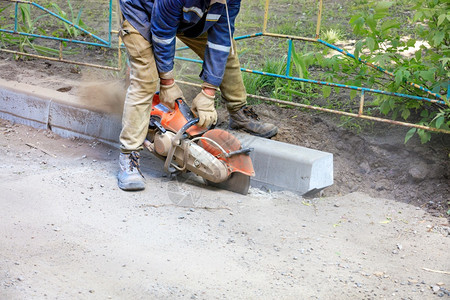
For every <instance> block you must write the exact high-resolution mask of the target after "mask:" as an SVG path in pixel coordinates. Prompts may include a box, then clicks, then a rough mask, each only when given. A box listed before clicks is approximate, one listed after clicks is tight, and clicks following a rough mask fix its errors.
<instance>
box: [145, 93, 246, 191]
mask: <svg viewBox="0 0 450 300" xmlns="http://www.w3.org/2000/svg"><path fill="white" fill-rule="evenodd" d="M197 122H198V118H195V116H194V115H193V113H192V112H191V110H190V108H189V106H188V105H187V104H186V103H185V102H184V101H183V100H182V99H177V100H176V101H175V109H173V110H170V109H169V108H167V107H166V106H164V105H163V104H162V103H160V100H159V96H158V95H155V96H154V97H153V103H152V111H151V114H150V126H149V130H148V134H147V139H146V141H145V143H144V145H145V147H146V148H147V149H148V150H149V151H150V152H152V153H153V154H154V155H155V156H156V157H158V158H160V159H162V160H163V161H164V169H165V171H166V172H168V173H170V174H177V173H181V172H188V171H190V172H192V173H194V174H197V175H199V176H200V177H202V178H203V179H204V180H205V181H206V183H207V184H208V185H212V186H215V187H218V188H223V189H227V190H230V191H233V192H237V193H241V194H244V195H245V194H247V193H248V189H249V187H250V177H251V176H255V172H254V170H253V164H252V161H251V159H250V156H249V155H248V154H249V153H250V152H251V151H252V150H253V149H251V148H242V146H241V143H240V142H239V140H238V139H237V138H236V137H235V136H233V135H232V134H230V133H229V132H227V131H225V130H221V129H208V128H202V127H199V126H197V125H196V124H197Z"/></svg>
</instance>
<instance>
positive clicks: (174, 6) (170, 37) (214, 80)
mask: <svg viewBox="0 0 450 300" xmlns="http://www.w3.org/2000/svg"><path fill="white" fill-rule="evenodd" d="M226 1H227V5H228V16H229V24H230V28H229V27H228V20H227V11H226V9H225V5H224V4H223V3H224V2H225V1H224V0H120V8H121V10H122V14H123V16H124V17H125V19H127V20H128V21H129V22H130V23H131V25H132V26H133V27H134V28H136V30H138V31H139V33H140V34H141V35H142V36H143V37H144V38H146V39H147V40H148V41H152V43H153V51H154V54H155V60H156V66H157V68H158V71H159V72H160V73H166V72H170V71H172V69H173V65H174V62H173V60H174V56H175V41H176V39H175V37H176V34H177V33H183V34H184V35H185V36H186V37H198V36H199V35H201V34H203V33H205V32H207V33H208V42H207V46H206V49H205V58H204V62H203V70H202V72H201V74H200V78H201V79H202V80H203V81H206V82H208V83H210V84H213V85H215V86H219V85H220V83H221V82H222V78H223V74H224V72H225V65H226V62H227V59H228V55H229V52H230V47H231V41H230V36H232V35H233V33H234V21H235V19H236V16H237V14H238V12H239V8H240V5H241V0H226ZM230 30H231V33H230Z"/></svg>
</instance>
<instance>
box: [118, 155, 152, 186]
mask: <svg viewBox="0 0 450 300" xmlns="http://www.w3.org/2000/svg"><path fill="white" fill-rule="evenodd" d="M139 156H140V155H139V152H138V151H132V152H131V153H120V155H119V166H120V172H119V175H117V179H118V181H119V187H120V188H121V189H122V190H124V191H140V190H143V189H145V179H144V175H142V173H141V169H140V168H139Z"/></svg>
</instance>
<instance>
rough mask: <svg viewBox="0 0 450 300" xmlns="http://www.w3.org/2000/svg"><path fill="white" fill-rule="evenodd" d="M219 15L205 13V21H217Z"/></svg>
mask: <svg viewBox="0 0 450 300" xmlns="http://www.w3.org/2000/svg"><path fill="white" fill-rule="evenodd" d="M220 16H221V15H219V14H207V15H206V21H217V20H219V18H220Z"/></svg>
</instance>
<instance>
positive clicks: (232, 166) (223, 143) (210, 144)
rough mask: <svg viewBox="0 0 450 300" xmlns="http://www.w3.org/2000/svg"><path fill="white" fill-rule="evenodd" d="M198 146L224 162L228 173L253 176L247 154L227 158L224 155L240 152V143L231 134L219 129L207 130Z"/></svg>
mask: <svg viewBox="0 0 450 300" xmlns="http://www.w3.org/2000/svg"><path fill="white" fill-rule="evenodd" d="M203 138H204V139H203ZM199 145H200V146H202V147H203V149H205V150H206V151H208V152H209V153H211V154H212V155H214V156H215V157H216V158H217V159H219V160H222V161H223V162H225V164H226V165H227V166H228V168H229V170H230V173H234V172H239V173H242V174H245V175H248V176H255V170H254V169H253V163H252V160H251V158H250V156H249V155H248V154H246V153H240V154H236V155H231V156H229V157H227V155H226V154H225V153H227V154H230V153H233V152H236V151H239V150H242V145H241V142H240V141H239V140H238V139H237V138H236V137H235V136H234V135H232V134H231V133H229V132H227V131H225V130H221V129H212V130H209V131H207V132H205V133H204V134H203V135H202V139H201V140H200V141H199ZM221 148H222V149H221ZM224 152H225V153H224Z"/></svg>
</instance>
